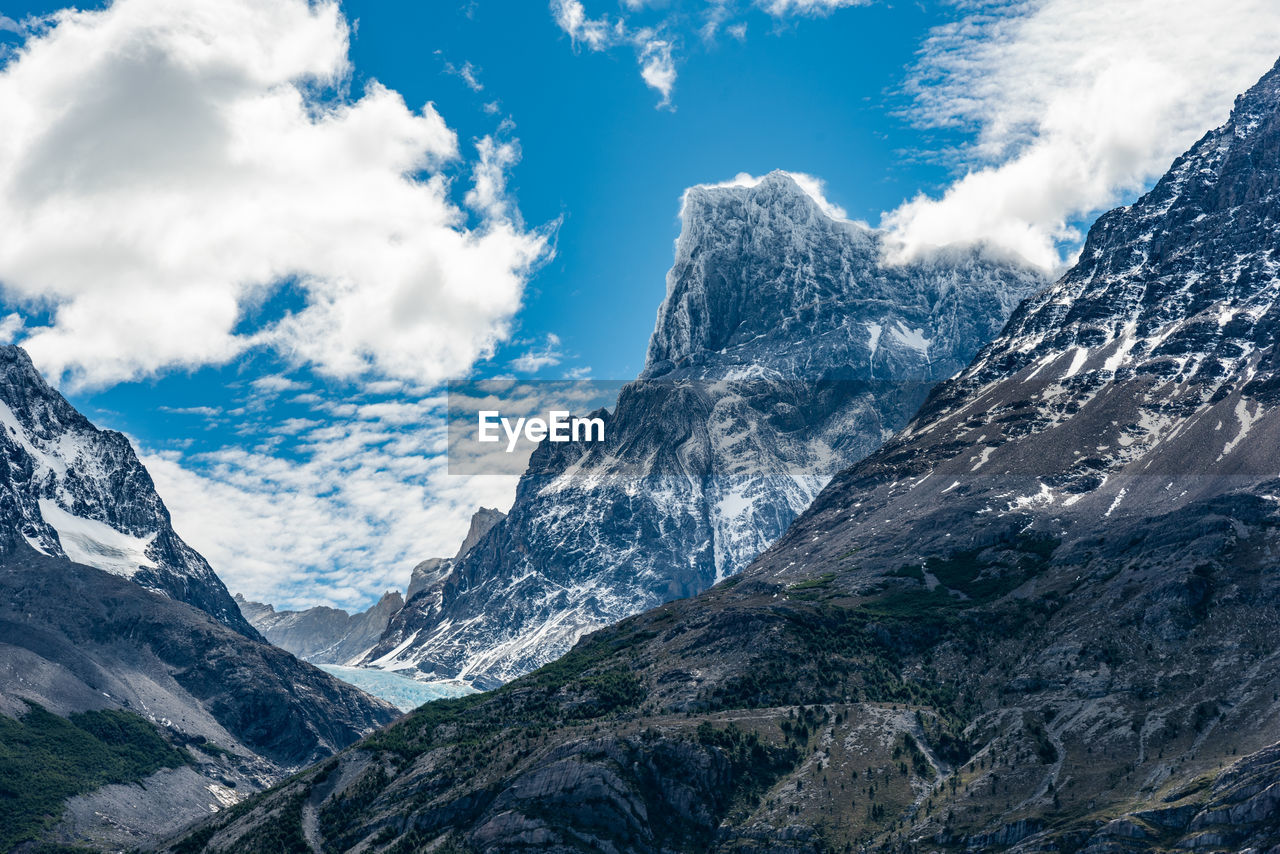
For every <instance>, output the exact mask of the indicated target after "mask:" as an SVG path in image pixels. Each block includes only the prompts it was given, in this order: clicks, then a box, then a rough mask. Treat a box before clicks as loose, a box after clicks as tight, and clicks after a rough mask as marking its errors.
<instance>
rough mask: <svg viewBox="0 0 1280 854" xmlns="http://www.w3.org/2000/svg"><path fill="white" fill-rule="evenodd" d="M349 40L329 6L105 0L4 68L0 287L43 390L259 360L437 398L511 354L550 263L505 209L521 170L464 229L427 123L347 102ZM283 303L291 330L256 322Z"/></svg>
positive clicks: (33, 42) (451, 156) (35, 41)
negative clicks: (425, 386)
mask: <svg viewBox="0 0 1280 854" xmlns="http://www.w3.org/2000/svg"><path fill="white" fill-rule="evenodd" d="M348 37H349V27H348V24H347V21H346V20H345V19H344V18H343V16H342V14H341V12H340V11H339V9H338V5H337V3H335V2H325V0H319V2H307V0H274V2H271V3H262V2H255V1H254V0H184V2H181V3H172V2H168V0H116V2H114V3H112V4H111V5H110V6H108V7H106V8H105V9H102V10H98V11H78V10H75V9H68V10H64V11H62V12H59V13H57V14H55V15H53V16H51V17H50V18H48V19H46V20H45V21H43V22H41V23H39V24H38V25H37V26H36V27H35V29H34V30H33V31H32V34H31V35H29V36H28V38H27V39H26V41H25V43H24V44H23V45H22V47H21V48H19V49H18V50H17V51H15V52H13V53H12V54H10V55H9V56H8V58H7V61H5V63H4V65H3V67H0V116H4V131H3V133H0V234H3V235H4V239H3V240H0V286H2V287H3V291H4V295H5V297H6V299H7V301H8V302H10V303H12V304H16V305H17V306H19V307H21V308H24V309H27V310H31V311H33V312H35V311H41V312H44V311H47V312H48V316H49V317H50V318H51V320H50V321H49V322H48V324H47V325H43V326H40V325H38V326H34V327H33V326H30V325H28V326H27V328H26V330H25V336H26V337H25V338H24V339H23V340H22V342H21V343H23V345H24V346H25V347H27V349H28V350H29V351H30V352H31V354H32V357H33V358H34V359H35V360H36V362H37V364H38V365H39V366H40V367H41V368H42V369H43V370H44V371H45V372H46V374H48V375H50V376H51V378H53V379H54V380H59V379H61V380H63V381H70V382H72V383H81V384H87V385H96V384H108V383H111V382H115V381H119V380H123V379H128V378H134V377H138V376H143V375H149V374H155V373H158V372H161V371H163V370H165V369H167V368H172V367H178V366H181V367H194V366H199V365H203V364H216V363H222V362H226V361H228V360H230V359H232V358H234V357H235V356H237V355H238V354H240V353H242V352H243V351H245V350H246V349H247V348H251V347H272V348H276V349H278V350H279V351H280V352H282V353H285V354H286V355H288V356H290V357H292V358H294V359H296V360H298V361H303V362H309V363H311V364H312V365H313V366H314V368H315V369H316V370H318V371H320V372H322V373H325V374H330V375H337V376H345V377H352V376H357V375H381V376H386V377H399V378H407V379H412V380H413V381H417V382H436V381H440V380H443V379H447V378H449V377H452V376H456V375H459V374H461V373H464V372H465V371H466V370H467V369H468V368H469V367H470V366H471V364H472V363H473V362H474V361H475V360H476V359H478V358H482V357H484V356H486V355H488V354H489V353H491V352H492V349H493V347H494V346H495V344H496V343H497V342H498V341H500V340H502V339H504V338H505V337H506V336H507V334H508V332H509V322H510V318H511V317H512V315H513V314H514V313H515V311H516V310H517V309H518V307H519V305H520V301H521V297H522V293H523V288H524V283H525V280H526V278H527V276H528V274H529V272H530V269H531V267H532V266H533V265H535V264H536V263H538V262H539V260H540V259H542V258H543V257H545V254H546V253H547V251H548V246H549V243H548V240H547V235H546V234H545V233H542V232H539V231H537V230H534V231H530V230H526V229H525V228H524V227H523V226H522V225H521V224H520V221H519V219H518V217H516V216H515V215H514V210H513V208H512V207H511V205H510V203H509V201H507V200H502V199H500V198H499V196H500V194H501V192H502V189H503V186H504V185H503V182H502V181H501V180H500V179H498V177H497V176H496V172H495V170H497V169H500V168H506V167H509V166H510V165H512V164H513V163H514V159H515V158H514V150H506V151H503V150H501V149H500V150H498V151H497V152H496V153H492V152H491V155H490V157H489V159H488V161H487V163H485V165H484V166H483V168H482V169H480V170H479V172H478V173H477V174H478V175H479V176H480V177H481V178H482V179H483V180H484V181H485V182H486V186H485V188H484V189H481V190H477V192H479V193H480V194H481V195H480V196H479V197H478V198H482V199H483V203H482V204H481V205H480V206H479V207H480V209H481V214H480V215H479V217H478V219H475V220H473V219H472V218H470V217H469V216H468V214H467V213H466V212H465V210H464V209H463V208H461V207H460V206H459V205H457V204H455V203H454V202H453V201H452V200H451V192H450V186H449V179H448V178H447V177H446V175H445V174H444V172H443V170H444V169H445V168H446V167H447V166H448V164H450V163H451V162H456V161H458V160H459V158H460V154H459V147H458V142H457V139H456V136H455V134H454V133H453V131H452V130H451V129H450V128H449V127H448V126H447V125H446V123H445V121H444V120H443V119H442V118H441V116H440V115H439V114H438V113H437V112H436V110H435V108H434V107H433V106H431V105H430V104H427V105H425V106H422V107H421V108H420V109H411V108H410V107H409V106H407V105H406V104H405V103H404V100H403V99H402V98H401V96H400V95H399V94H397V93H396V92H394V91H392V90H390V89H387V88H385V87H384V86H381V85H379V84H377V83H376V82H374V83H370V84H369V85H368V86H367V87H366V88H365V89H364V91H363V92H361V93H358V95H356V96H348V95H347V94H346V91H345V90H346V86H347V84H348V82H349V80H350V67H349V64H348V59H347V49H348ZM483 155H484V152H483V151H482V162H484V157H483ZM286 288H287V289H288V290H287V291H285V292H286V293H291V294H296V295H297V296H298V299H297V300H296V301H295V302H289V303H287V304H288V305H289V306H290V310H289V311H287V312H284V311H282V310H278V311H277V312H276V314H275V316H274V317H273V318H270V319H266V320H262V321H260V322H254V320H253V319H254V318H255V317H258V316H260V315H259V314H257V313H256V312H257V311H258V310H259V309H262V307H263V306H264V305H267V304H268V303H269V300H270V299H271V297H272V296H274V295H276V294H277V293H281V292H282V289H286ZM264 316H265V315H264Z"/></svg>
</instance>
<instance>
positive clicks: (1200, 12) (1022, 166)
mask: <svg viewBox="0 0 1280 854" xmlns="http://www.w3.org/2000/svg"><path fill="white" fill-rule="evenodd" d="M957 5H958V7H959V8H960V9H961V10H962V12H963V13H964V16H963V17H962V18H961V19H960V20H959V21H957V22H956V23H954V24H951V25H949V26H945V27H942V28H940V29H938V30H936V31H935V32H933V33H932V34H931V37H930V38H929V39H928V41H927V42H926V43H925V45H924V47H923V50H922V58H921V61H920V63H919V66H918V67H917V68H916V69H915V74H914V77H913V79H912V81H911V89H912V91H913V92H914V95H915V108H914V110H913V117H914V119H915V120H916V121H918V122H919V123H920V124H922V125H926V126H933V127H953V128H962V129H968V130H971V131H973V133H974V140H973V143H972V145H970V146H968V147H966V148H965V149H963V150H962V151H961V152H959V157H960V162H961V165H962V167H963V169H964V174H963V175H962V176H961V177H960V178H958V179H957V180H956V181H955V182H954V183H953V184H952V185H951V186H950V187H948V188H947V189H946V190H945V191H944V192H943V193H942V194H941V196H938V197H930V196H926V195H923V194H922V195H920V196H918V197H916V198H915V199H913V200H911V201H909V202H907V203H905V204H904V205H902V206H901V207H899V208H898V209H897V210H895V211H892V212H890V213H888V214H887V215H886V216H885V218H884V220H883V223H882V224H883V225H885V226H886V227H888V228H890V229H891V230H892V231H893V232H895V234H896V235H897V236H898V237H899V239H900V251H899V254H900V255H901V256H904V257H905V256H910V255H912V254H915V253H918V252H921V251H924V250H927V249H928V248H929V247H934V246H940V245H945V244H951V243H971V242H976V241H985V242H987V243H990V244H992V245H994V246H997V247H1000V248H1003V249H1005V250H1007V251H1011V252H1014V253H1017V254H1019V255H1021V256H1022V257H1024V258H1026V259H1027V260H1029V261H1031V262H1033V263H1035V264H1037V265H1039V266H1041V267H1043V268H1046V269H1054V268H1057V267H1059V266H1060V265H1061V264H1062V262H1063V258H1062V257H1061V246H1062V245H1063V244H1064V243H1065V244H1068V245H1070V244H1073V243H1075V242H1076V241H1078V239H1079V237H1080V235H1078V234H1077V233H1076V232H1075V231H1074V230H1073V229H1072V227H1071V223H1072V222H1073V221H1074V220H1078V219H1080V218H1083V217H1086V216H1087V215H1088V214H1090V213H1091V212H1094V211H1097V210H1100V209H1103V208H1107V207H1111V206H1113V205H1115V204H1117V203H1119V202H1121V201H1124V200H1125V199H1127V198H1129V197H1131V196H1132V195H1133V194H1134V193H1135V192H1137V191H1138V190H1140V189H1141V188H1142V187H1143V186H1144V185H1146V184H1148V183H1149V182H1150V181H1152V180H1153V179H1155V178H1156V177H1158V176H1159V175H1161V174H1163V172H1164V171H1165V170H1166V169H1167V168H1168V166H1169V164H1170V163H1171V162H1172V160H1173V158H1174V157H1176V156H1177V155H1178V154H1180V153H1181V152H1182V151H1184V150H1185V149H1187V148H1188V147H1190V145H1191V144H1192V143H1194V142H1195V140H1196V139H1198V138H1199V137H1200V136H1201V135H1202V134H1203V133H1204V132H1205V131H1206V130H1208V129H1209V128H1211V127H1213V126H1215V125H1217V124H1220V123H1221V122H1222V121H1223V120H1224V119H1225V118H1226V117H1227V114H1228V112H1229V111H1230V108H1231V104H1232V100H1233V98H1234V96H1235V95H1236V94H1237V93H1239V92H1242V91H1244V90H1245V89H1247V88H1248V87H1249V86H1250V85H1252V84H1253V83H1254V81H1255V80H1256V79H1257V78H1258V77H1260V76H1261V75H1262V74H1263V73H1264V72H1265V71H1266V70H1267V69H1268V68H1270V67H1271V65H1272V64H1273V63H1274V62H1275V60H1276V57H1277V54H1280V6H1277V5H1276V4H1275V3H1274V2H1272V0H1216V1H1215V2H1212V3H1206V2H1203V0H1126V2H1123V3H1109V4H1098V3H1096V2H1092V0H974V2H965V3H961V4H957Z"/></svg>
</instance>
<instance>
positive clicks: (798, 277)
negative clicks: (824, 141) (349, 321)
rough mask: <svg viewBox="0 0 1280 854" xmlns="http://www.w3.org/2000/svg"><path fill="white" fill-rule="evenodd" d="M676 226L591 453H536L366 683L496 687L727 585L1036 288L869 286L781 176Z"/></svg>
mask: <svg viewBox="0 0 1280 854" xmlns="http://www.w3.org/2000/svg"><path fill="white" fill-rule="evenodd" d="M683 218H684V229H683V232H682V234H681V237H680V239H679V242H678V244H677V249H676V261H675V265H674V266H673V268H672V270H671V272H670V274H669V276H668V281H667V297H666V300H665V301H664V303H663V305H662V307H661V309H660V310H659V313H658V322H657V326H656V329H655V331H654V334H653V338H652V340H651V342H650V345H649V356H648V361H647V364H646V367H645V370H644V373H643V374H642V377H641V379H640V380H638V381H636V382H634V383H631V384H629V385H627V386H625V387H624V388H623V389H622V391H621V393H620V395H619V397H618V403H617V406H616V407H615V409H614V411H613V412H612V413H610V414H608V416H607V418H606V420H607V423H608V426H607V428H606V441H605V442H604V443H600V444H594V445H586V444H576V445H575V444H563V445H554V446H553V445H551V444H550V443H543V445H542V446H541V447H540V448H538V449H537V450H536V451H535V453H534V455H533V457H532V459H531V461H530V464H529V469H528V471H527V473H526V474H525V475H524V477H523V478H522V480H521V482H520V485H519V487H518V490H517V495H516V499H515V502H514V505H513V507H512V509H511V511H510V515H509V516H508V518H506V519H505V520H503V521H502V522H500V523H499V524H497V525H495V526H494V527H493V529H492V530H491V531H489V533H488V534H486V535H485V536H483V537H481V538H479V540H478V542H477V543H476V544H475V547H474V548H473V549H471V550H470V551H469V553H468V554H467V555H466V556H465V557H463V558H460V559H456V560H455V561H454V563H453V565H452V566H450V567H445V566H443V565H440V564H437V565H434V566H432V567H430V572H431V573H432V574H433V582H432V583H433V585H434V586H433V590H435V591H438V592H435V593H433V594H432V595H431V596H427V597H422V596H411V597H410V600H411V601H410V602H409V604H408V605H407V606H406V608H405V609H404V610H403V611H402V612H401V613H400V614H399V615H397V616H396V618H395V619H394V620H393V621H392V624H391V626H390V627H389V628H388V631H387V634H386V635H385V636H384V637H383V639H382V641H381V642H380V643H379V645H378V647H377V648H376V649H374V650H373V651H372V652H371V653H370V654H369V656H367V658H366V659H365V662H364V663H365V664H369V665H373V666H379V667H394V668H397V669H416V670H417V671H418V673H419V674H420V675H423V676H426V677H437V678H446V677H447V678H453V677H461V678H465V679H469V680H473V681H474V682H476V684H478V685H481V686H492V685H495V684H498V683H500V682H502V681H504V680H507V679H510V678H512V677H514V676H517V675H519V674H521V673H524V672H527V671H528V670H531V669H532V668H534V667H536V666H538V665H540V664H542V663H544V662H546V661H549V660H551V659H553V658H555V657H556V656H558V655H560V654H562V653H563V652H565V651H566V650H568V648H569V647H570V646H571V645H572V644H573V643H574V642H575V641H576V640H577V639H578V638H579V637H581V636H582V635H583V634H584V633H585V632H588V631H591V630H593V629H595V628H598V627H600V626H602V625H605V624H608V623H610V622H613V621H615V620H618V619H620V618H622V617H624V616H626V615H628V614H633V613H636V612H638V611H640V610H643V609H645V608H648V607H651V606H653V605H656V604H658V603H660V602H665V601H669V600H671V599H674V598H677V597H681V596H689V595H692V594H695V593H698V592H700V591H702V590H705V589H706V588H707V587H709V586H711V585H712V584H714V583H715V582H716V581H718V580H721V579H724V578H727V577H728V576H730V575H732V574H734V573H736V572H737V571H739V570H740V569H741V568H742V567H743V566H745V565H746V564H747V563H748V562H749V561H750V560H751V559H752V558H754V557H755V556H756V555H757V554H759V553H760V552H761V551H762V550H763V549H764V548H766V547H767V546H768V545H769V544H770V543H772V542H773V541H774V540H775V539H776V538H777V537H778V536H779V535H780V534H781V533H782V532H783V531H784V530H785V529H786V526H787V525H788V524H789V523H790V522H791V520H792V519H794V518H795V516H796V515H797V514H798V513H800V512H801V511H802V510H803V509H804V508H805V507H806V506H808V504H809V502H810V501H811V500H812V499H813V497H814V496H815V495H816V494H817V493H818V491H819V490H820V489H821V488H822V487H823V485H824V484H825V483H826V482H827V480H828V479H829V478H830V477H831V476H832V474H834V473H835V472H836V471H838V470H839V469H840V468H842V467H843V466H845V465H847V464H848V463H850V462H852V461H854V460H857V459H861V458H862V457H864V456H865V455H866V454H868V453H870V452H871V451H872V450H874V449H875V448H876V447H878V446H879V445H880V443H881V442H883V441H884V440H885V439H886V438H887V437H889V436H890V435H892V434H893V432H894V431H896V430H897V429H899V428H900V427H901V426H902V425H904V424H905V423H906V422H907V419H908V418H909V417H910V415H911V413H912V412H914V411H915V409H916V408H917V407H918V406H919V404H920V402H921V400H923V397H924V395H925V394H926V392H927V390H928V389H929V388H930V387H931V386H932V384H933V383H935V382H937V381H938V380H941V379H943V378H945V377H947V376H950V375H951V374H953V373H954V372H955V371H957V370H958V369H959V368H960V367H962V366H963V365H964V364H965V363H966V362H967V361H968V360H969V359H970V358H971V357H972V355H973V354H974V353H975V352H976V351H977V349H978V347H980V346H981V345H982V344H983V343H985V342H986V341H988V340H990V338H991V337H992V336H993V335H995V333H996V332H997V331H998V330H999V328H1000V326H1001V324H1002V323H1003V321H1004V319H1005V318H1006V317H1007V315H1008V313H1009V312H1010V311H1011V310H1012V308H1013V306H1014V305H1016V303H1017V302H1018V300H1019V299H1021V298H1022V297H1023V296H1025V295H1027V294H1028V293H1030V292H1031V291H1033V290H1034V289H1035V288H1037V287H1039V286H1041V284H1042V283H1041V281H1040V280H1039V278H1038V277H1037V275H1036V274H1034V273H1032V272H1030V271H1028V270H1026V269H1023V268H1021V267H1017V266H1013V265H1011V264H1008V263H1002V262H999V261H996V260H993V259H991V258H989V257H986V256H984V255H983V254H982V253H979V252H966V253H951V254H947V255H942V256H938V257H934V258H931V259H929V260H927V261H921V262H918V263H914V264H911V265H907V266H902V267H890V266H885V265H884V264H883V263H882V262H881V260H880V258H881V242H882V240H883V236H882V235H880V234H879V233H877V232H875V231H872V230H870V229H868V228H866V227H864V226H861V225H858V224H855V223H851V222H845V221H837V220H834V219H831V218H830V217H828V216H827V215H826V214H824V213H823V211H822V210H821V209H820V208H819V206H818V205H817V204H816V203H815V202H814V200H813V199H812V198H810V197H809V196H808V195H807V194H806V193H805V192H804V191H802V190H801V189H800V188H799V187H798V186H797V185H796V183H795V182H794V180H792V179H791V178H790V177H789V176H787V175H785V174H783V173H774V174H772V175H770V176H768V177H766V178H765V179H763V180H762V181H761V182H760V183H759V184H758V185H757V186H755V187H749V188H748V187H717V188H695V189H693V190H690V191H689V193H688V195H687V197H686V200H685V209H684V214H683ZM426 571H427V568H426V567H424V568H423V572H424V573H425V572H426ZM416 592H417V589H415V593H416Z"/></svg>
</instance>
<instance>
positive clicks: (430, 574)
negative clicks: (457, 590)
mask: <svg viewBox="0 0 1280 854" xmlns="http://www.w3.org/2000/svg"><path fill="white" fill-rule="evenodd" d="M505 518H507V514H506V513H503V512H502V511H501V510H496V509H494V508H492V507H481V508H480V509H479V510H477V511H476V512H475V513H473V514H471V524H470V525H469V526H468V527H467V535H466V536H465V537H463V539H462V545H460V546H458V552H457V554H455V555H454V556H453V557H451V558H447V557H430V558H427V559H426V560H424V561H422V562H421V563H419V564H418V565H417V566H415V567H414V568H413V572H412V573H410V575H409V589H408V591H407V592H406V593H405V599H406V600H409V599H412V598H413V597H414V596H417V595H418V594H419V593H421V592H422V591H423V590H430V591H431V592H430V594H429V595H430V596H431V597H432V601H433V603H434V605H435V606H437V607H438V606H439V597H440V593H441V590H442V589H443V583H444V580H445V579H446V578H448V576H449V573H450V572H451V571H452V570H453V565H454V564H455V563H457V562H458V561H459V560H462V558H463V557H465V556H466V554H467V553H468V552H470V551H471V550H472V549H473V548H475V545H476V543H478V542H480V538H481V537H483V536H484V535H485V534H487V533H489V530H490V529H491V528H492V527H493V526H494V525H496V524H498V523H499V522H501V521H502V520H503V519H505ZM419 607H421V605H419ZM426 607H431V606H426Z"/></svg>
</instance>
